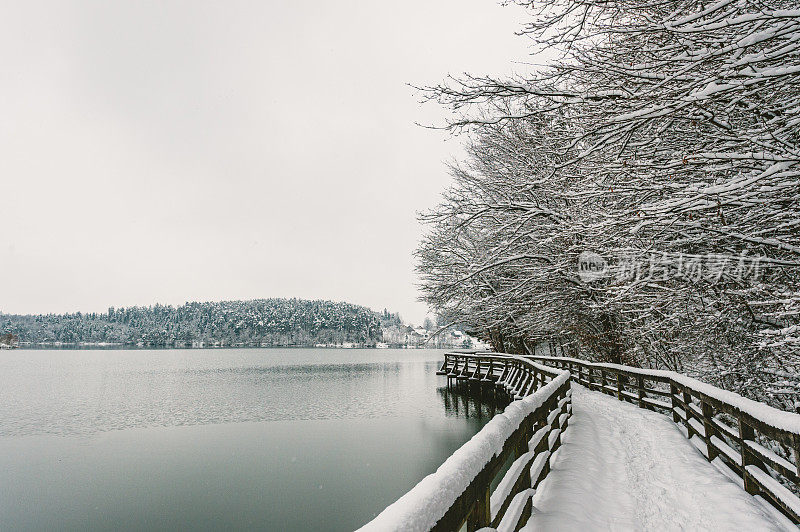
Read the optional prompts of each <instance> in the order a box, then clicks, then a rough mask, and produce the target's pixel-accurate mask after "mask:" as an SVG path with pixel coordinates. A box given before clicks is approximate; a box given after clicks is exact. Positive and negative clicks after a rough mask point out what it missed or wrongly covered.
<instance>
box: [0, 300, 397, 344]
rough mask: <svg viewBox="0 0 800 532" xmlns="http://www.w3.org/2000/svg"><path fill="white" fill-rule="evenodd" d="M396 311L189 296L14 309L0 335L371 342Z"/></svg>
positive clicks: (72, 340)
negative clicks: (96, 308)
mask: <svg viewBox="0 0 800 532" xmlns="http://www.w3.org/2000/svg"><path fill="white" fill-rule="evenodd" d="M395 319H398V320H399V316H397V315H392V314H389V313H388V312H387V311H384V313H383V314H380V313H376V312H374V311H372V310H370V309H368V308H366V307H362V306H359V305H352V304H350V303H335V302H331V301H308V300H303V299H256V300H252V301H221V302H205V303H197V302H191V303H186V304H184V305H180V306H177V307H173V306H170V305H158V304H157V305H155V306H148V307H128V308H117V309H115V308H113V307H112V308H109V309H108V312H106V313H95V312H89V313H81V312H76V313H74V314H43V315H15V314H2V313H0V334H9V333H10V334H14V335H16V336H18V337H19V339H20V341H21V342H22V343H23V345H24V344H26V343H28V342H29V343H31V344H39V343H43V342H61V343H65V344H79V343H81V342H86V343H118V344H123V345H137V344H138V345H142V346H147V347H168V346H176V345H186V346H191V345H192V344H193V343H195V345H196V343H197V342H204V343H205V344H222V345H250V346H257V345H314V344H317V343H344V342H352V343H361V344H371V343H375V342H378V341H380V340H381V322H382V321H386V322H392V321H393V320H395Z"/></svg>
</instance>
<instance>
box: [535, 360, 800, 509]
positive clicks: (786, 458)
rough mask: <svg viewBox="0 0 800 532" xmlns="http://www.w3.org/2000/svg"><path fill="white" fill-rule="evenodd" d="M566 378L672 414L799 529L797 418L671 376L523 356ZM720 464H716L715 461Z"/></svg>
mask: <svg viewBox="0 0 800 532" xmlns="http://www.w3.org/2000/svg"><path fill="white" fill-rule="evenodd" d="M525 358H527V359H529V360H534V361H536V362H539V363H542V364H546V365H549V366H551V367H555V368H559V369H566V370H569V372H570V373H571V375H572V380H573V381H575V382H577V383H580V384H582V385H584V386H586V387H588V388H590V389H592V390H596V391H600V392H603V393H607V394H610V395H614V396H616V397H617V398H618V399H620V400H624V401H628V402H631V403H634V404H637V405H638V406H639V407H642V408H649V409H651V410H656V411H663V412H667V413H669V414H671V415H672V420H673V421H674V422H675V423H677V424H678V426H679V427H680V428H681V430H682V431H683V433H684V435H685V436H686V437H687V438H689V440H690V441H691V442H692V443H693V444H694V445H695V446H696V447H697V448H698V449H699V450H700V452H701V453H703V455H705V457H706V458H707V459H708V460H709V461H712V462H715V464H716V465H718V466H720V467H721V468H722V470H723V471H725V472H726V473H727V474H728V476H730V477H731V478H732V479H736V478H737V477H738V481H739V482H740V483H741V485H742V486H743V487H744V489H745V490H746V491H747V492H748V493H750V494H752V495H754V496H756V497H761V498H763V499H765V500H766V501H767V502H769V503H770V504H771V505H772V506H774V507H775V508H777V509H778V510H780V511H781V512H782V513H783V514H784V515H785V516H787V517H788V518H789V519H791V520H792V521H793V522H794V523H795V524H798V523H800V498H798V496H797V493H800V415H798V414H795V413H791V412H783V411H781V410H777V409H775V408H772V407H770V406H768V405H765V404H762V403H758V402H756V401H752V400H750V399H746V398H744V397H742V396H740V395H738V394H735V393H733V392H728V391H725V390H722V389H720V388H716V387H714V386H711V385H709V384H706V383H703V382H701V381H698V380H696V379H693V378H691V377H687V376H685V375H681V374H680V373H675V372H672V371H659V370H647V369H640V368H633V367H629V366H620V365H616V364H598V363H591V362H586V361H584V360H578V359H572V358H561V357H543V356H527V357H525ZM720 462H721V463H720Z"/></svg>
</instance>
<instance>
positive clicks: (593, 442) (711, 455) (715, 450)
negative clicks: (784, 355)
mask: <svg viewBox="0 0 800 532" xmlns="http://www.w3.org/2000/svg"><path fill="white" fill-rule="evenodd" d="M437 373H438V374H439V375H442V376H443V377H446V378H447V379H448V380H456V381H459V380H461V381H469V382H473V383H474V384H475V385H477V386H484V385H485V386H495V387H497V388H498V389H500V390H503V391H504V392H505V393H507V394H508V395H509V396H510V397H511V398H512V399H515V400H514V401H513V402H512V403H511V404H510V405H509V407H508V408H507V409H506V410H505V411H504V412H503V413H502V414H498V415H497V416H495V417H494V418H492V420H491V421H490V422H489V423H488V424H487V425H486V426H485V427H484V428H483V429H482V430H481V431H480V432H479V433H478V434H477V435H475V436H474V437H473V438H472V439H471V440H470V441H469V442H467V443H466V444H464V446H462V447H461V448H460V449H458V451H456V452H455V453H454V454H453V455H452V456H451V457H450V458H448V460H447V461H445V463H444V464H442V466H440V467H439V469H438V470H437V471H436V472H435V473H433V474H431V475H429V476H428V477H426V478H425V479H423V480H422V481H421V482H420V483H419V484H417V486H415V487H414V488H413V489H412V490H411V491H409V492H408V493H407V494H406V495H404V496H403V497H401V498H400V499H399V500H398V501H397V502H395V503H394V504H392V505H390V506H389V507H388V508H386V510H384V511H383V512H381V514H379V515H378V516H377V517H376V518H375V519H374V520H373V521H371V522H370V523H367V524H366V525H365V526H364V527H363V528H362V530H365V531H372V530H375V531H381V532H383V531H387V530H398V531H400V530H403V531H420V532H422V531H426V530H460V529H461V528H462V527H463V526H464V525H466V529H467V530H468V531H474V530H482V531H490V530H498V531H503V532H506V531H509V532H510V531H516V530H521V529H524V530H559V531H560V530H714V531H718V530H737V531H738V530H781V529H789V530H795V531H796V530H797V525H798V524H800V497H798V496H797V493H800V415H798V414H795V413H789V412H782V411H779V410H776V409H774V408H771V407H769V406H767V405H764V404H761V403H756V402H754V401H751V400H748V399H745V398H743V397H741V396H738V395H736V394H734V393H731V392H726V391H724V390H720V389H718V388H714V387H713V386H710V385H707V384H705V383H702V382H699V381H697V380H694V379H691V378H689V377H686V376H684V375H680V374H677V373H673V372H668V371H657V370H644V369H640V368H632V367H627V366H618V365H613V364H594V363H589V362H585V361H582V360H575V359H568V358H552V357H535V356H518V355H505V354H496V353H477V352H468V353H467V352H458V353H448V354H447V355H446V356H445V362H444V364H443V365H442V367H441V369H440V370H439V371H438V372H437ZM609 396H612V397H613V398H612V397H609ZM573 399H574V400H575V404H574V405H573Z"/></svg>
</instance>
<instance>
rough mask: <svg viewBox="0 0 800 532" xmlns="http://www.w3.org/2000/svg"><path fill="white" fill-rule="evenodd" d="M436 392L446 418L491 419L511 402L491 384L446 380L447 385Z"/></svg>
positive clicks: (507, 396) (500, 390)
mask: <svg viewBox="0 0 800 532" xmlns="http://www.w3.org/2000/svg"><path fill="white" fill-rule="evenodd" d="M442 379H444V377H442ZM436 392H437V393H438V394H439V397H440V398H441V399H442V402H443V403H444V410H445V415H446V416H454V417H463V418H466V419H470V418H476V419H478V420H484V419H487V420H488V419H491V418H492V417H494V416H495V414H497V413H498V412H502V411H503V409H505V407H506V406H508V404H509V403H510V402H511V398H510V397H509V395H508V394H507V393H505V391H504V390H502V389H498V388H497V387H496V386H494V384H492V383H483V382H475V381H469V380H456V379H447V384H446V385H444V386H440V387H438V388H437V389H436Z"/></svg>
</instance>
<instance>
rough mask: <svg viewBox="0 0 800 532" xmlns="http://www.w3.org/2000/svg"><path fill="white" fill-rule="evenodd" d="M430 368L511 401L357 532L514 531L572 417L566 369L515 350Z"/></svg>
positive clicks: (451, 358)
mask: <svg viewBox="0 0 800 532" xmlns="http://www.w3.org/2000/svg"><path fill="white" fill-rule="evenodd" d="M437 373H438V374H439V375H446V376H447V378H448V379H456V380H467V381H473V382H475V383H476V384H479V385H486V384H492V385H494V386H496V387H498V388H500V389H503V390H505V391H506V392H507V393H508V394H509V395H510V396H511V397H512V398H514V399H516V400H515V401H513V402H512V403H511V404H510V405H509V406H508V407H507V408H506V410H505V411H504V412H503V413H502V414H498V415H497V416H495V417H494V418H493V419H492V420H491V421H489V423H487V424H486V426H484V427H483V429H481V431H480V432H478V434H476V435H475V436H473V437H472V439H471V440H470V441H468V442H467V443H466V444H464V445H463V446H462V447H461V448H460V449H458V450H457V451H456V452H455V453H453V455H452V456H450V457H449V458H448V459H447V460H446V461H445V463H444V464H442V466H440V467H439V469H438V470H437V471H436V472H435V473H433V474H431V475H428V476H427V477H425V478H424V479H423V480H422V481H421V482H420V483H419V484H417V485H416V486H415V487H414V488H412V489H411V491H409V492H408V493H406V494H405V495H404V496H403V497H401V498H400V499H398V500H397V502H395V503H394V504H392V505H390V506H389V507H387V508H386V509H385V510H384V511H383V512H381V513H380V514H379V515H378V516H377V517H376V518H375V519H373V520H372V521H370V522H369V523H367V524H366V525H364V527H362V528H361V530H363V531H371V530H380V531H385V530H459V529H460V528H461V527H462V526H463V525H464V524H465V523H466V525H467V530H468V531H474V530H478V529H480V528H483V527H488V526H491V527H495V528H497V527H501V528H503V529H507V530H517V529H519V527H521V526H522V525H524V524H525V523H526V522H527V519H528V517H529V516H530V513H531V509H532V507H531V494H532V490H533V488H536V486H538V485H539V483H540V482H541V481H542V480H543V479H544V478H545V476H547V474H548V473H549V472H550V457H551V456H552V453H553V452H554V451H555V450H556V449H557V448H558V447H559V446H560V445H561V434H562V433H563V431H564V430H565V429H566V428H567V425H568V422H569V417H570V415H571V414H572V404H571V390H570V374H569V372H567V371H564V370H558V369H553V368H550V367H547V366H544V365H541V364H538V363H536V362H533V361H531V360H528V359H525V358H523V357H519V356H515V355H503V354H489V353H474V352H454V353H447V354H445V361H444V364H442V367H441V368H440V369H439V371H437ZM512 460H513V461H512ZM510 461H511V462H512V463H511V465H510V466H509V467H508V469H507V471H505V473H504V474H503V476H502V478H500V474H501V473H502V472H503V471H504V469H505V468H504V466H506V465H507V464H508V462H510ZM498 478H500V481H499V484H498V485H497V487H496V488H495V489H494V491H491V486H492V484H493V482H494V481H495V480H497V479H498Z"/></svg>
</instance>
